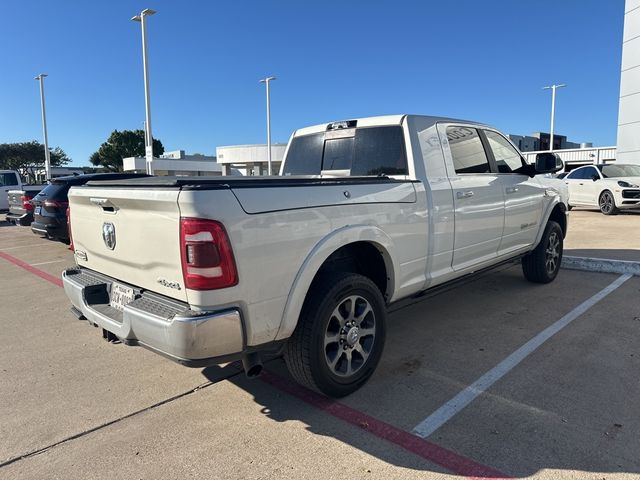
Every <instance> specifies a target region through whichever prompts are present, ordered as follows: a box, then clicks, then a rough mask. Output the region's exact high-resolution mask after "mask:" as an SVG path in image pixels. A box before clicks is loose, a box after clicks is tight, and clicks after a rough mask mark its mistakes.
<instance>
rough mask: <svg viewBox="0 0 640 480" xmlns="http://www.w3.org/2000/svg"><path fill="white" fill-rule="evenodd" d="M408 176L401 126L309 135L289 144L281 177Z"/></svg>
mask: <svg viewBox="0 0 640 480" xmlns="http://www.w3.org/2000/svg"><path fill="white" fill-rule="evenodd" d="M332 172H336V173H337V172H340V173H341V174H344V175H350V176H378V175H387V176H392V175H402V176H404V175H408V174H409V172H408V166H407V155H406V152H405V146H404V132H403V130H402V127H401V126H400V125H390V126H379V127H360V128H357V127H356V128H347V129H339V130H327V131H326V132H319V133H312V134H309V135H302V136H298V137H294V138H293V139H292V140H291V145H290V146H289V151H288V153H287V158H286V161H285V164H284V169H283V175H322V174H323V173H324V174H331V173H332Z"/></svg>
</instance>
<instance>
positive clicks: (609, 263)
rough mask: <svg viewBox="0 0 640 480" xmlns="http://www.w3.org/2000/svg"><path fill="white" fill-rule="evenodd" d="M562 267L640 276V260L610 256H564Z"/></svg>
mask: <svg viewBox="0 0 640 480" xmlns="http://www.w3.org/2000/svg"><path fill="white" fill-rule="evenodd" d="M561 267H562V268H566V269H567V270H584V271H587V272H600V273H619V274H625V273H628V274H631V275H636V276H640V262H631V261H628V260H612V259H609V258H590V257H572V256H564V257H562V265H561Z"/></svg>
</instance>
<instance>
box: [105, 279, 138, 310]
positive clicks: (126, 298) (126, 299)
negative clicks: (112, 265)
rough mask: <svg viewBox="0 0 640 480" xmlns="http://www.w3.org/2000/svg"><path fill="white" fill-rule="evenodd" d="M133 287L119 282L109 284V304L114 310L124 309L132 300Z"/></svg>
mask: <svg viewBox="0 0 640 480" xmlns="http://www.w3.org/2000/svg"><path fill="white" fill-rule="evenodd" d="M133 297H134V293H133V288H131V287H125V286H124V285H120V284H119V283H112V284H111V302H110V305H111V306H112V307H113V308H115V309H116V310H120V311H121V312H122V311H124V306H125V305H127V304H128V303H131V302H132V301H133Z"/></svg>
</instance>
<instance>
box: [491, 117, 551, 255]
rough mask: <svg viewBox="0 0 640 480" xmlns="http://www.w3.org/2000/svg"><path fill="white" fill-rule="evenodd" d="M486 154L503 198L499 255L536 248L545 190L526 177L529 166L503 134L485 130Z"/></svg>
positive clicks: (536, 182) (535, 181)
mask: <svg viewBox="0 0 640 480" xmlns="http://www.w3.org/2000/svg"><path fill="white" fill-rule="evenodd" d="M482 135H483V136H484V139H485V145H486V147H487V153H488V154H489V159H490V161H491V163H492V167H493V168H494V169H495V171H497V173H498V182H499V183H500V186H501V189H502V194H503V195H504V230H503V233H502V241H501V242H500V247H499V248H498V254H499V255H503V254H508V253H510V252H513V251H516V250H520V249H523V248H526V247H529V246H531V245H532V244H533V242H534V241H535V239H536V236H537V234H538V231H539V229H540V222H541V221H542V206H543V198H544V192H545V187H544V186H543V185H542V184H541V183H540V182H538V181H537V180H536V179H534V178H531V177H530V176H529V175H527V174H526V173H525V169H527V166H526V162H525V161H524V159H523V158H522V155H520V152H519V151H518V150H517V149H516V148H515V147H514V146H513V145H512V144H511V142H510V141H509V140H507V139H506V138H505V137H504V136H503V135H502V134H500V133H499V132H497V131H495V130H490V129H483V130H482Z"/></svg>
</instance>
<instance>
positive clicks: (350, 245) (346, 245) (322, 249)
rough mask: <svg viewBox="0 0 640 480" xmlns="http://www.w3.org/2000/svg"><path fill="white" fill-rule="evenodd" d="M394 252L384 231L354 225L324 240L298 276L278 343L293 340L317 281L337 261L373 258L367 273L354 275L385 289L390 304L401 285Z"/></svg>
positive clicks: (289, 297) (283, 319) (290, 294)
mask: <svg viewBox="0 0 640 480" xmlns="http://www.w3.org/2000/svg"><path fill="white" fill-rule="evenodd" d="M356 251H357V252H358V253H357V254H356V255H360V257H359V258H357V259H353V258H352V257H351V256H350V255H353V254H354V252H356ZM394 252H395V246H394V242H393V240H392V239H391V237H389V236H388V235H387V234H386V233H385V232H384V231H382V230H381V229H380V228H378V227H375V226H371V225H350V226H348V227H344V228H342V229H338V230H336V231H335V232H332V233H331V234H330V235H328V236H327V237H325V238H323V239H322V240H321V241H320V242H318V243H317V244H316V245H315V247H314V248H313V249H312V250H311V252H310V253H309V255H307V257H306V258H305V260H304V262H303V263H302V266H301V267H300V269H299V270H298V273H297V274H296V277H295V279H294V282H293V285H292V287H291V289H290V291H289V295H288V297H287V302H286V305H285V308H284V312H283V315H282V319H281V321H280V328H279V330H278V333H277V335H276V338H275V339H276V340H281V339H285V338H288V337H289V336H291V334H292V333H293V330H294V329H295V327H296V325H297V323H298V317H299V316H300V312H301V310H302V306H303V305H304V301H305V299H306V298H307V294H308V292H309V290H310V288H311V286H312V284H313V281H314V280H315V279H316V278H317V276H318V274H319V273H321V271H322V270H323V268H327V266H328V265H329V264H331V263H332V262H334V261H338V262H340V261H341V260H343V259H344V260H346V259H351V260H354V261H355V262H356V263H357V262H358V260H362V258H365V257H368V258H371V259H372V261H371V263H370V264H367V265H366V266H365V267H364V271H363V270H360V271H355V272H354V273H361V274H363V275H365V276H367V277H369V278H371V280H372V281H373V282H374V283H375V284H376V285H378V288H380V289H381V293H382V295H383V297H385V299H386V300H388V299H389V298H391V297H392V296H393V292H394V291H395V288H396V285H397V284H398V281H397V280H398V279H397V278H396V276H397V274H398V272H397V269H396V268H395V267H394V265H395V262H394V258H395V253H394ZM369 256H372V257H369ZM381 265H384V275H385V278H384V279H382V277H381ZM334 266H335V265H334ZM367 270H368V271H367ZM345 271H346V270H345ZM349 271H350V270H349ZM372 277H373V278H372Z"/></svg>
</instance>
